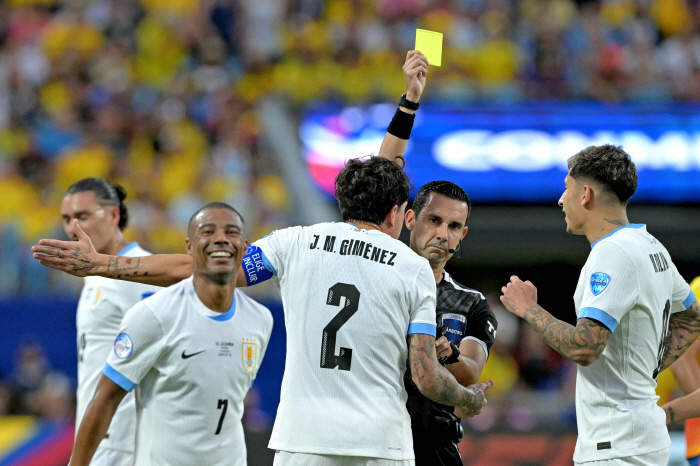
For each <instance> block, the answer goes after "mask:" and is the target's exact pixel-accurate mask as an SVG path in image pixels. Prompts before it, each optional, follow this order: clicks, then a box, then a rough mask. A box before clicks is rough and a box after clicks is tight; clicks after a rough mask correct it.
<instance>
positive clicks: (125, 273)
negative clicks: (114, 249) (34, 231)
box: [32, 220, 193, 286]
mask: <svg viewBox="0 0 700 466" xmlns="http://www.w3.org/2000/svg"><path fill="white" fill-rule="evenodd" d="M74 227H75V234H76V236H78V241H57V240H47V239H42V240H41V241H40V242H39V246H33V247H32V252H33V253H34V258H35V259H39V262H40V263H41V264H42V265H45V266H46V267H51V268H54V269H57V270H62V271H64V272H66V273H69V274H71V275H75V276H77V277H87V276H92V275H99V276H101V277H106V278H114V279H117V280H127V281H132V282H139V283H148V284H151V285H158V286H170V285H173V284H175V283H178V282H179V281H181V280H184V279H185V278H187V277H189V276H191V275H192V271H193V269H192V267H193V265H192V264H193V261H192V257H191V256H189V255H187V254H162V255H155V256H144V257H126V256H108V255H106V254H99V253H98V252H97V251H96V250H95V247H94V246H93V244H92V241H91V240H90V237H89V236H88V235H86V234H85V232H84V231H83V230H82V228H80V225H79V224H78V222H77V220H76V221H75V224H74Z"/></svg>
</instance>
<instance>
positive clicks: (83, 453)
mask: <svg viewBox="0 0 700 466" xmlns="http://www.w3.org/2000/svg"><path fill="white" fill-rule="evenodd" d="M126 394H127V391H126V390H124V389H123V388H122V387H120V386H119V385H117V384H116V383H114V382H112V381H111V380H110V379H109V378H107V377H106V376H104V375H101V376H100V380H99V381H98V382H97V388H96V389H95V395H94V396H93V397H92V400H91V401H90V404H88V407H87V410H86V411H85V416H83V420H82V422H81V423H80V426H79V427H78V434H77V435H76V437H75V445H74V446H73V454H72V455H71V459H70V463H69V465H68V466H88V465H89V464H90V461H91V460H92V457H93V456H94V455H95V451H96V450H97V447H98V446H99V445H100V442H101V441H102V439H103V438H105V434H106V433H107V429H109V424H110V423H111V422H112V418H113V417H114V413H115V412H116V411H117V408H118V407H119V404H120V403H121V402H122V400H123V399H124V397H125V396H126Z"/></svg>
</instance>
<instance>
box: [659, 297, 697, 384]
mask: <svg viewBox="0 0 700 466" xmlns="http://www.w3.org/2000/svg"><path fill="white" fill-rule="evenodd" d="M698 336H700V305H698V301H697V300H695V302H693V304H691V305H690V307H689V308H688V309H686V310H685V311H683V312H678V313H675V314H671V318H670V319H669V321H668V334H667V335H666V338H664V353H663V359H662V360H661V369H660V370H661V371H662V370H664V369H666V368H667V367H669V366H670V365H671V364H673V363H674V362H676V361H677V360H678V358H680V357H681V355H682V354H683V353H685V350H687V349H688V348H689V347H690V345H692V344H693V342H695V340H697V339H698Z"/></svg>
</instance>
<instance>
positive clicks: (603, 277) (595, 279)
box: [591, 272, 610, 296]
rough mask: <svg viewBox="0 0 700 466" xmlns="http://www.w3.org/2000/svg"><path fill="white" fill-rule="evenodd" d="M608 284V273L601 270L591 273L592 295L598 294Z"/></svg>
mask: <svg viewBox="0 0 700 466" xmlns="http://www.w3.org/2000/svg"><path fill="white" fill-rule="evenodd" d="M609 284H610V275H608V274H607V273H603V272H595V273H593V274H591V291H592V292H593V295H594V296H598V295H599V294H600V293H602V292H603V291H605V289H606V288H607V287H608V285H609Z"/></svg>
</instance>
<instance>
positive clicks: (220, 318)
mask: <svg viewBox="0 0 700 466" xmlns="http://www.w3.org/2000/svg"><path fill="white" fill-rule="evenodd" d="M235 313H236V295H235V294H234V295H233V302H232V303H231V308H230V309H229V310H228V311H226V312H224V313H223V314H219V315H218V316H207V317H209V318H210V319H211V320H215V321H217V322H226V321H227V320H231V319H232V318H233V315H234V314H235Z"/></svg>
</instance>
